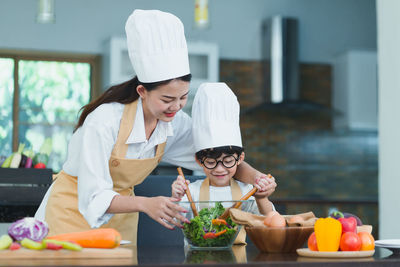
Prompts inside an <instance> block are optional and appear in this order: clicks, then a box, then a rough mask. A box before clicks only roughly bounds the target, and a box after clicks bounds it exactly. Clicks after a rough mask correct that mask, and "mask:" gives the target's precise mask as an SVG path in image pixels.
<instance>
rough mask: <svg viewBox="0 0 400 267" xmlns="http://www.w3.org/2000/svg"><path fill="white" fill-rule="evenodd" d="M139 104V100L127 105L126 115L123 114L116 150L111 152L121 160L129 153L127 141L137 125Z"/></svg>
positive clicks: (125, 108)
mask: <svg viewBox="0 0 400 267" xmlns="http://www.w3.org/2000/svg"><path fill="white" fill-rule="evenodd" d="M137 104H138V100H136V101H134V102H132V103H129V104H125V107H124V113H123V114H122V118H121V123H120V125H119V131H118V137H117V141H116V142H115V145H114V148H113V150H112V152H111V154H112V155H114V156H117V157H120V158H125V156H126V151H128V145H127V144H126V140H128V137H129V135H130V133H131V132H132V128H133V125H134V123H135V119H136V110H137Z"/></svg>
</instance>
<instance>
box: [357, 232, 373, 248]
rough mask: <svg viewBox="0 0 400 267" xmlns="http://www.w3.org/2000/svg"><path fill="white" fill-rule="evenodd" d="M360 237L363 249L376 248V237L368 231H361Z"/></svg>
mask: <svg viewBox="0 0 400 267" xmlns="http://www.w3.org/2000/svg"><path fill="white" fill-rule="evenodd" d="M357 235H358V237H359V238H360V239H361V250H374V248H375V239H374V237H373V236H372V235H371V234H370V233H367V232H359V233H358V234H357Z"/></svg>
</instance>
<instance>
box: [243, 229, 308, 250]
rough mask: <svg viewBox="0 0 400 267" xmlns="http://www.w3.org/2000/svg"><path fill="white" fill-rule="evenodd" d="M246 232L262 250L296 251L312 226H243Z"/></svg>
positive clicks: (301, 245) (306, 237) (306, 238)
mask: <svg viewBox="0 0 400 267" xmlns="http://www.w3.org/2000/svg"><path fill="white" fill-rule="evenodd" d="M245 230H246V233H247V235H248V236H249V238H250V240H251V241H252V242H253V243H254V245H255V246H256V247H257V248H258V249H259V250H260V251H262V252H275V253H277V252H280V253H282V252H285V253H290V252H296V249H298V248H301V247H303V245H304V243H305V242H306V241H307V240H308V237H309V236H310V235H311V233H312V232H313V231H314V227H313V226H299V227H267V226H254V227H249V226H246V227H245Z"/></svg>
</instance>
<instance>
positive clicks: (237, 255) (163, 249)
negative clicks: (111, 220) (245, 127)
mask: <svg viewBox="0 0 400 267" xmlns="http://www.w3.org/2000/svg"><path fill="white" fill-rule="evenodd" d="M123 247H129V246H123ZM130 248H131V249H132V251H133V255H134V257H133V258H131V259H101V260H100V259H99V260H93V259H32V260H5V259H0V266H121V265H125V266H134V265H137V264H139V265H146V266H157V267H160V266H177V265H181V266H182V265H192V266H193V265H200V264H201V265H203V264H206V265H207V266H219V265H224V264H225V265H226V264H229V266H232V265H237V266H239V265H240V266H265V265H273V266H284V265H286V266H289V265H290V266H291V265H296V266H321V265H322V264H323V266H337V265H341V266H348V265H351V266H352V267H356V266H372V265H374V266H399V265H400V256H399V255H392V254H391V252H390V251H389V250H386V249H382V248H377V249H376V252H375V254H374V256H373V257H368V258H357V259H322V258H307V257H300V256H298V255H297V254H276V253H269V254H267V253H261V252H259V251H258V249H257V248H256V247H254V246H253V245H248V246H235V247H234V248H233V249H232V250H219V251H218V250H217V251H208V250H185V249H184V247H182V246H158V247H154V246H151V247H150V246H149V247H138V248H137V249H136V247H130Z"/></svg>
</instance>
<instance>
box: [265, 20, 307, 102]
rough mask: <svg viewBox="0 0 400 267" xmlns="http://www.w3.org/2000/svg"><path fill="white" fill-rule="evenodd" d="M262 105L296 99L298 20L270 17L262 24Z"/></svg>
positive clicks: (297, 85) (297, 83)
mask: <svg viewBox="0 0 400 267" xmlns="http://www.w3.org/2000/svg"><path fill="white" fill-rule="evenodd" d="M262 26H263V27H262V45H261V47H262V60H263V72H264V81H263V87H264V90H263V92H264V96H263V97H264V101H263V102H264V103H272V104H278V103H285V102H293V101H298V100H299V64H298V21H297V19H295V18H288V17H283V16H274V17H271V18H268V19H266V20H264V21H263V25H262Z"/></svg>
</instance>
